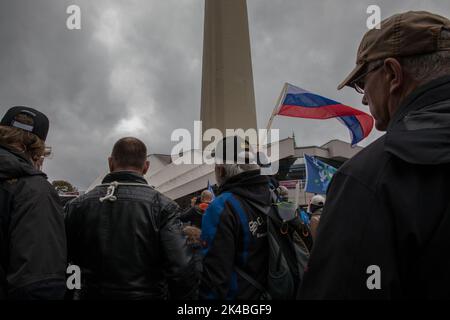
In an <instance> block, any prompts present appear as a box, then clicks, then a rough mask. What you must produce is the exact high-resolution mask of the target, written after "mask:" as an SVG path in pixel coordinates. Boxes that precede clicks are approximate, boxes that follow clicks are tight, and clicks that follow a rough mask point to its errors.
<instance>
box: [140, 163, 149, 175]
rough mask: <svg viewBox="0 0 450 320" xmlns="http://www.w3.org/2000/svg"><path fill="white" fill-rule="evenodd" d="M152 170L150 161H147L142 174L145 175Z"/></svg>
mask: <svg viewBox="0 0 450 320" xmlns="http://www.w3.org/2000/svg"><path fill="white" fill-rule="evenodd" d="M149 168H150V161H148V160H146V161H145V163H144V169H143V170H142V174H143V175H145V174H146V173H147V171H148V169H149Z"/></svg>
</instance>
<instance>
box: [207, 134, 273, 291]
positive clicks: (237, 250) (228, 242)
mask: <svg viewBox="0 0 450 320" xmlns="http://www.w3.org/2000/svg"><path fill="white" fill-rule="evenodd" d="M213 156H214V158H215V162H216V165H215V175H216V181H217V184H218V186H219V191H218V196H217V197H216V199H215V200H214V201H213V202H212V203H211V204H210V205H209V207H208V210H206V212H205V214H204V215H203V220H202V234H201V240H202V244H203V245H204V246H205V248H204V250H203V255H204V258H203V271H202V279H201V288H200V297H201V298H203V299H220V300H224V299H231V300H249V299H251V300H253V299H259V298H260V296H261V291H260V290H259V289H258V288H256V287H255V286H254V285H253V284H252V283H250V282H249V281H248V280H247V279H245V277H244V276H243V275H242V273H239V272H237V269H236V267H238V268H240V270H242V271H243V272H245V273H246V274H248V275H251V276H252V277H253V278H254V279H255V280H256V281H258V283H260V284H262V285H263V286H264V285H265V284H266V277H267V272H268V250H267V246H268V242H267V237H266V234H267V225H266V216H265V213H264V212H263V211H262V210H261V209H260V208H264V210H265V209H267V208H270V206H271V203H272V202H271V200H272V196H271V192H270V189H269V179H268V178H267V177H266V176H263V175H261V172H260V167H259V166H258V165H257V164H256V162H257V159H256V154H255V153H254V152H253V150H252V148H251V146H250V145H249V143H248V142H247V141H246V140H245V139H243V138H242V137H239V136H229V137H226V138H224V139H223V140H221V141H220V142H219V143H218V145H217V146H216V148H215V151H214V154H213ZM257 208H258V209H257Z"/></svg>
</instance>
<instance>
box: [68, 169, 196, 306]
mask: <svg viewBox="0 0 450 320" xmlns="http://www.w3.org/2000/svg"><path fill="white" fill-rule="evenodd" d="M115 181H116V182H118V183H119V185H118V186H117V187H115V188H114V191H113V190H112V189H111V188H110V189H109V190H108V184H111V183H113V182H115ZM103 184H106V185H101V186H97V187H96V188H95V189H93V190H92V191H90V192H88V193H87V194H85V195H83V196H81V197H80V198H78V199H75V200H74V201H72V202H70V203H69V204H68V205H67V206H66V231H67V239H68V244H67V245H68V256H69V262H71V263H73V264H76V265H78V266H79V267H80V268H81V277H82V289H81V298H82V299H83V298H85V299H93V298H94V299H95V298H113V299H164V298H171V299H191V298H196V294H197V287H198V284H197V283H198V280H197V279H198V276H197V274H196V271H195V268H194V259H193V254H192V252H191V251H190V249H189V247H188V246H187V245H186V239H185V237H184V236H183V235H182V230H181V223H180V222H179V220H178V215H179V207H178V205H177V204H176V203H175V202H173V201H172V200H170V199H168V198H167V197H165V196H163V195H162V194H160V193H159V192H157V191H155V190H154V189H153V188H151V187H149V186H148V185H147V182H146V181H145V179H144V178H143V177H142V176H140V175H137V174H135V173H132V172H117V173H111V174H109V175H107V176H106V177H105V179H104V180H103ZM107 194H109V197H108V196H107V197H106V198H103V199H102V200H100V199H101V198H102V197H105V196H106V195H107Z"/></svg>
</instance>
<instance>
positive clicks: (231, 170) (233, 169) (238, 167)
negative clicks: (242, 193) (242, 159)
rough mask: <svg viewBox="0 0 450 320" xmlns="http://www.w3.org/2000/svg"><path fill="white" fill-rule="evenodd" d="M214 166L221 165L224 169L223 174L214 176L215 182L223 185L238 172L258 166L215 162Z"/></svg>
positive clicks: (256, 168) (257, 167)
mask: <svg viewBox="0 0 450 320" xmlns="http://www.w3.org/2000/svg"><path fill="white" fill-rule="evenodd" d="M216 166H219V167H223V168H224V171H225V176H223V177H218V176H216V180H217V184H218V185H219V186H220V185H223V184H224V183H225V182H226V181H227V180H228V179H230V178H231V177H234V176H237V175H238V174H240V173H242V172H246V171H252V170H258V169H259V166H258V165H257V164H236V163H232V164H216Z"/></svg>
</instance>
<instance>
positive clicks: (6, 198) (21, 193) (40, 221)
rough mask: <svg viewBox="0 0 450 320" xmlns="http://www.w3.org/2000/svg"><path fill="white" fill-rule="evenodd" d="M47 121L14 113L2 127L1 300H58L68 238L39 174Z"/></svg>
mask: <svg viewBox="0 0 450 320" xmlns="http://www.w3.org/2000/svg"><path fill="white" fill-rule="evenodd" d="M48 130H49V121H48V118H47V117H46V116H45V115H44V114H42V113H41V112H39V111H37V110H35V109H32V108H28V107H13V108H11V109H9V110H8V111H7V113H6V114H5V115H4V117H3V118H2V120H1V122H0V298H3V299H5V298H6V299H20V300H23V299H27V300H28V299H52V300H53V299H62V298H63V297H64V294H65V270H66V236H65V229H64V217H63V210H62V207H61V206H60V203H59V199H58V195H57V194H56V191H55V189H54V188H53V187H52V186H51V185H50V183H49V182H48V181H47V176H46V175H45V174H44V173H43V172H41V171H40V166H41V164H42V159H43V157H44V155H45V152H46V151H45V150H46V149H45V140H46V138H47V133H48Z"/></svg>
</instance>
